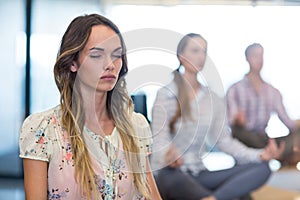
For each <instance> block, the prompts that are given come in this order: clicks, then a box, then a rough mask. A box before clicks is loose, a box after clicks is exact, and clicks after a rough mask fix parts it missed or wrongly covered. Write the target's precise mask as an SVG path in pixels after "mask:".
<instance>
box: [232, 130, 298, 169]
mask: <svg viewBox="0 0 300 200" xmlns="http://www.w3.org/2000/svg"><path fill="white" fill-rule="evenodd" d="M232 136H233V137H234V138H236V139H238V140H239V141H241V142H242V143H244V144H245V145H246V146H248V147H252V148H264V147H265V146H266V145H267V144H268V140H269V137H268V135H267V134H266V133H265V132H263V133H253V132H251V131H248V130H246V129H245V128H244V127H242V126H238V125H236V126H233V127H232ZM275 140H276V142H277V144H278V145H279V144H280V142H282V141H283V142H284V143H285V149H284V152H283V154H282V156H281V158H280V159H279V160H280V161H282V163H283V164H296V163H297V162H299V161H300V151H299V149H300V130H297V131H295V132H291V133H289V134H288V135H287V136H283V137H278V138H275Z"/></svg>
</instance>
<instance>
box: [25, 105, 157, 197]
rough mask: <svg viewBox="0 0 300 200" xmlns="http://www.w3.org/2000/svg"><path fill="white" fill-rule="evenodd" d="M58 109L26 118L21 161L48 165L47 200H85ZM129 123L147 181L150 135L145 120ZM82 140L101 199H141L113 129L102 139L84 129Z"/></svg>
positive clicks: (140, 117) (136, 116)
mask: <svg viewBox="0 0 300 200" xmlns="http://www.w3.org/2000/svg"><path fill="white" fill-rule="evenodd" d="M60 113H61V111H60V106H57V107H55V108H52V109H50V110H48V111H45V112H41V113H36V114H33V115H31V116H29V117H28V118H27V119H26V120H25V121H24V123H23V127H22V130H21V135H20V141H19V145H20V157H21V158H28V159H34V160H41V161H45V162H48V166H49V168H48V199H60V200H66V199H70V200H75V199H86V198H85V196H84V195H83V194H82V192H81V191H80V188H79V185H78V184H77V183H76V181H75V178H74V172H75V168H74V161H73V158H72V147H71V143H70V138H69V134H68V133H67V132H66V130H65V129H64V128H63V127H62V126H61V122H60V119H61V114H60ZM132 122H133V125H134V128H135V131H136V134H137V141H138V145H139V147H140V159H141V165H142V169H141V170H142V173H143V174H144V178H146V156H147V155H148V154H149V153H150V151H151V146H152V134H151V131H150V128H149V124H148V122H147V120H146V119H145V118H144V117H143V115H141V114H138V113H133V114H132ZM83 137H84V140H85V143H86V147H87V149H88V150H89V153H90V157H91V162H92V166H93V169H94V172H95V176H94V180H93V181H94V182H95V184H96V186H97V189H98V192H99V194H100V196H101V197H102V199H105V200H109V199H120V200H123V199H124V200H125V199H126V200H128V199H144V198H143V197H142V196H141V195H140V194H139V192H137V191H136V188H135V186H134V184H133V178H132V172H130V170H128V166H127V164H126V160H125V153H124V151H123V144H122V140H121V137H120V134H119V132H118V130H117V129H116V128H114V130H113V132H112V134H111V135H109V136H105V137H101V136H99V135H96V134H95V133H93V132H92V131H90V130H89V129H88V128H87V127H84V130H83Z"/></svg>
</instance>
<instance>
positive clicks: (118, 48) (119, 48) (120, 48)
mask: <svg viewBox="0 0 300 200" xmlns="http://www.w3.org/2000/svg"><path fill="white" fill-rule="evenodd" d="M119 50H122V47H117V48H116V49H115V50H113V52H116V51H119Z"/></svg>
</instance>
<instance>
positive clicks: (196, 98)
mask: <svg viewBox="0 0 300 200" xmlns="http://www.w3.org/2000/svg"><path fill="white" fill-rule="evenodd" d="M206 54H207V42H206V40H205V39H204V38H203V37H202V36H201V35H199V34H195V33H190V34H187V35H185V36H184V37H183V38H182V39H181V41H180V42H179V44H178V46H177V58H178V60H179V63H180V66H179V68H178V69H177V70H175V71H174V72H173V75H174V79H173V81H172V82H170V83H169V84H167V85H166V86H164V87H163V88H161V89H160V90H159V91H158V93H157V96H156V99H155V102H154V106H153V110H152V123H151V128H152V133H153V150H152V154H151V166H152V169H153V170H154V171H153V173H154V177H155V180H156V183H157V186H158V189H159V191H160V194H161V196H162V198H163V199H164V200H168V199H170V200H200V199H201V200H233V199H241V198H244V197H245V198H246V197H249V193H251V192H252V191H253V190H255V189H257V188H259V187H261V186H262V185H263V184H265V182H266V181H267V180H268V178H269V177H270V175H271V170H270V168H269V166H268V162H267V161H269V160H270V159H272V158H277V157H278V156H280V155H281V152H282V150H283V148H282V147H283V146H281V148H278V147H277V145H276V143H275V141H274V140H272V139H270V141H269V143H268V145H267V146H266V147H265V148H264V149H254V148H249V147H247V146H245V145H244V144H242V143H241V142H239V141H238V140H236V139H234V138H232V137H231V134H230V132H229V129H228V126H226V112H225V108H226V105H225V101H224V100H222V99H221V98H219V97H218V96H217V95H216V94H215V93H214V92H213V91H211V90H210V89H209V88H208V87H206V86H204V85H202V84H201V83H200V82H199V81H198V79H197V75H198V73H199V72H201V70H202V69H203V67H204V64H205V62H206ZM182 69H184V70H182ZM213 147H217V148H218V149H219V150H220V151H223V152H225V153H228V154H230V155H232V156H233V157H234V158H235V159H236V161H237V165H235V166H233V167H232V168H229V169H222V170H217V171H210V170H209V169H207V168H206V166H205V165H204V163H203V159H204V158H205V157H206V156H207V155H208V154H209V152H210V150H211V149H212V148H213ZM221 164H222V163H220V165H221Z"/></svg>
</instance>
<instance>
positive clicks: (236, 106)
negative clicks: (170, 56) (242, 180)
mask: <svg viewBox="0 0 300 200" xmlns="http://www.w3.org/2000/svg"><path fill="white" fill-rule="evenodd" d="M263 54H264V48H263V47H262V45H261V44H259V43H254V44H251V45H249V46H248V47H247V48H246V50H245V56H246V60H247V62H248V63H249V72H248V73H247V74H246V75H245V76H244V78H243V79H242V80H240V81H238V82H237V83H235V84H233V85H232V86H231V87H230V88H229V89H228V91H227V95H226V100H227V114H228V119H229V123H230V126H231V129H232V135H233V137H235V138H237V139H238V140H240V141H241V142H243V143H244V144H245V145H247V146H249V147H253V148H264V147H265V146H266V145H267V144H268V141H269V137H268V135H267V133H266V132H265V130H266V127H267V125H268V122H269V120H270V117H271V115H272V114H273V113H275V114H277V115H278V117H279V119H280V120H281V121H282V122H283V123H284V124H285V125H286V126H287V127H288V129H289V130H290V132H291V133H289V135H288V136H284V137H280V138H278V139H277V140H278V142H277V143H278V144H279V143H280V142H283V143H285V151H284V153H283V155H282V157H281V158H280V160H282V161H283V163H285V162H291V160H290V159H291V157H292V156H293V153H294V147H295V145H297V144H296V143H295V142H297V140H299V137H297V136H296V134H297V135H299V133H298V132H299V128H300V121H299V120H292V119H291V118H290V117H289V116H288V114H287V111H286V109H285V107H284V105H283V100H282V95H281V93H280V92H279V90H277V89H276V88H275V87H273V86H272V85H271V84H269V83H267V82H266V81H265V80H263V78H262V77H261V74H260V73H261V70H262V67H263ZM279 81H281V80H279ZM298 161H300V157H299V160H298ZM293 162H294V161H293ZM294 164H295V163H294Z"/></svg>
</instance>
